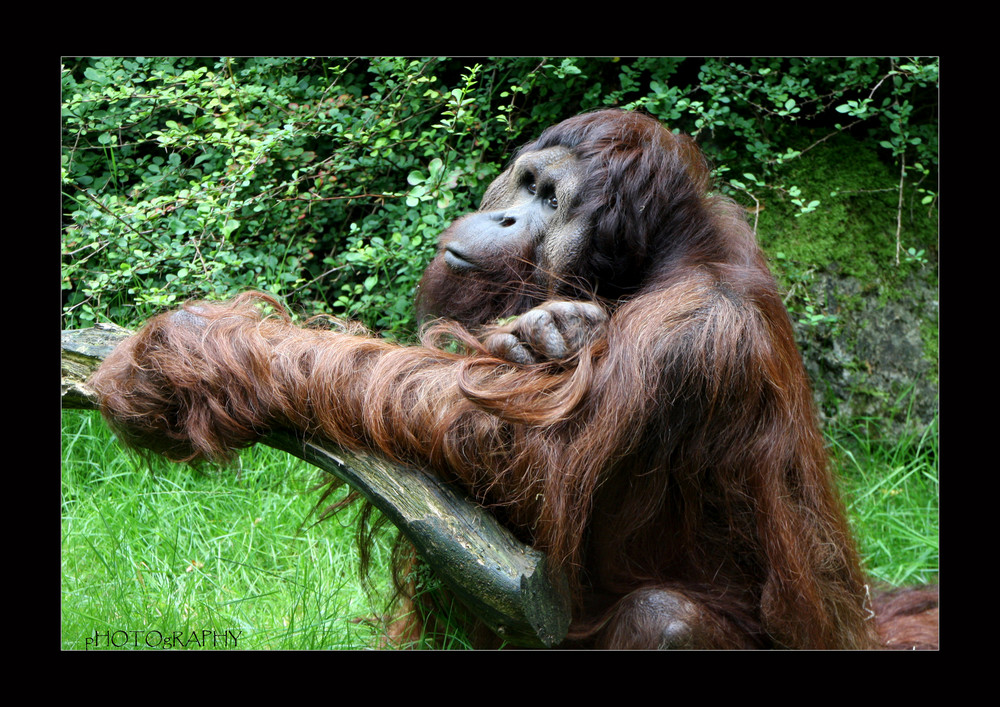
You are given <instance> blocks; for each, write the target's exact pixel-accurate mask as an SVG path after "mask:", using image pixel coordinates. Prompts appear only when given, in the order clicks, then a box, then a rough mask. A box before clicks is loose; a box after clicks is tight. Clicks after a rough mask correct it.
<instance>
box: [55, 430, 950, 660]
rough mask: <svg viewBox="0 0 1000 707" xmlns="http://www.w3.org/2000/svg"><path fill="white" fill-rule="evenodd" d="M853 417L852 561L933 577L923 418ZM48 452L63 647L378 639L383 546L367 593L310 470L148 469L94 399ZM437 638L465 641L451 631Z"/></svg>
mask: <svg viewBox="0 0 1000 707" xmlns="http://www.w3.org/2000/svg"><path fill="white" fill-rule="evenodd" d="M865 429H866V426H864V425H861V424H858V425H854V426H842V427H839V428H837V429H835V430H833V431H832V432H831V435H830V440H831V449H832V453H833V456H834V459H835V462H836V465H837V468H838V471H839V473H840V475H841V477H842V482H843V483H842V489H843V493H844V498H845V501H846V502H847V504H848V509H849V514H850V517H851V522H852V524H853V526H854V529H855V532H856V534H857V535H858V538H859V542H860V546H861V550H862V554H863V556H864V559H865V563H866V568H867V569H868V571H869V572H870V573H871V574H872V575H873V576H875V577H876V578H877V579H880V580H883V581H885V582H888V583H890V584H894V585H895V584H915V583H921V582H925V581H928V580H932V579H934V578H935V577H936V574H937V566H938V565H937V558H938V554H937V550H938V543H937V523H938V513H937V508H938V504H937V430H936V426H931V427H930V428H928V429H927V430H926V431H925V432H924V433H923V434H921V435H916V436H913V437H911V438H907V439H904V440H903V441H902V442H900V443H897V444H892V445H888V444H883V443H881V442H879V441H878V440H877V439H873V438H871V437H869V436H868V435H867V434H865V433H864V430H865ZM62 455H63V467H62V541H61V542H62V553H61V558H62V646H63V648H66V649H88V648H91V647H92V646H93V645H94V641H95V639H96V640H99V641H101V644H100V646H101V647H104V646H106V645H107V642H108V640H109V638H110V637H111V636H114V638H115V642H116V644H117V647H128V648H131V647H136V646H135V644H136V642H138V644H139V645H138V646H137V647H139V648H142V647H144V646H143V642H144V640H145V639H146V638H147V637H148V639H149V641H150V642H151V643H154V644H156V643H158V642H159V641H160V640H161V639H162V637H171V636H174V635H176V636H180V637H183V639H184V640H185V644H186V647H189V648H191V647H193V648H220V647H227V646H228V647H236V648H239V649H311V648H326V649H343V648H348V649H366V648H371V647H375V646H377V645H378V633H377V631H376V630H375V628H374V627H373V626H372V624H371V623H370V622H367V621H364V620H363V619H366V618H369V617H372V616H374V615H377V614H380V613H382V612H383V611H384V610H385V608H386V604H387V601H388V596H389V594H388V569H387V567H388V550H387V547H386V545H385V544H382V545H379V546H377V551H378V552H377V554H376V557H375V558H374V561H373V565H372V571H371V578H372V581H373V587H372V592H371V593H370V594H369V593H366V592H365V591H364V589H363V588H362V585H361V583H360V581H359V579H358V573H357V567H358V557H357V549H356V544H355V540H354V532H353V525H354V523H355V520H356V517H357V516H356V510H355V509H353V508H352V509H348V510H347V511H345V512H344V513H342V514H341V515H340V516H338V517H337V518H336V519H334V520H332V521H327V522H324V523H321V524H319V525H311V524H310V523H311V521H310V519H309V514H310V511H311V510H312V508H313V506H314V504H315V502H316V495H315V494H314V493H310V488H311V487H313V486H314V485H315V483H316V481H317V471H316V470H315V469H314V468H312V467H310V466H308V465H307V464H305V463H304V462H301V461H299V460H297V459H294V458H292V457H290V456H288V455H286V454H282V453H280V452H277V451H275V450H272V449H269V448H266V447H263V446H259V447H256V448H254V449H250V450H247V451H246V452H244V453H243V454H242V455H241V457H240V465H239V466H238V468H237V469H235V470H233V471H228V472H218V471H210V472H195V471H192V470H190V469H187V468H185V467H181V466H176V465H171V464H167V463H165V462H154V463H153V465H152V468H150V466H149V465H148V464H147V463H146V462H144V461H141V460H139V459H136V458H135V457H133V456H131V455H128V454H124V453H123V452H122V450H121V448H120V447H119V446H118V445H117V443H116V442H115V441H114V439H113V437H112V435H111V434H110V432H109V431H108V429H107V427H106V426H105V425H104V423H103V421H102V420H101V419H100V417H99V416H98V415H97V414H96V413H79V412H66V413H65V414H64V416H63V450H62ZM359 619H362V620H361V621H359ZM115 632H120V633H115ZM203 632H207V633H203ZM227 632H230V633H228V634H227ZM233 635H235V636H236V642H235V644H234V643H233V642H232V640H231V638H230V641H229V642H228V643H225V641H224V638H225V637H226V636H233ZM214 636H218V637H219V638H214ZM122 643H124V644H125V645H124V646H122V645H121V644H122ZM438 645H445V646H446V647H461V646H462V645H463V642H462V640H461V638H460V636H458V635H457V634H456V635H454V636H447V637H445V639H444V641H443V642H440V643H439V644H438ZM156 647H161V646H156Z"/></svg>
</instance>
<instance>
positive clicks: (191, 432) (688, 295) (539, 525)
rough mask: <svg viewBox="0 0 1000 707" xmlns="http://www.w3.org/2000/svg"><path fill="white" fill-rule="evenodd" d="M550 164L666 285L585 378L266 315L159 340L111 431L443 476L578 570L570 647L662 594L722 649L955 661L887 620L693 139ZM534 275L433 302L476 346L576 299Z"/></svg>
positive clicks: (442, 278)
mask: <svg viewBox="0 0 1000 707" xmlns="http://www.w3.org/2000/svg"><path fill="white" fill-rule="evenodd" d="M549 144H572V145H573V147H574V149H576V150H577V152H578V155H579V156H580V158H581V159H582V160H585V161H586V162H587V164H588V165H593V167H592V169H591V172H590V173H588V174H590V176H591V178H590V179H589V180H588V182H587V184H588V185H589V186H588V187H587V188H586V189H585V192H584V197H585V198H584V201H583V204H582V205H581V209H584V210H587V209H589V214H588V218H589V219H590V221H591V222H592V223H593V224H594V241H595V245H594V256H593V258H592V259H591V260H590V261H588V262H586V263H581V266H580V270H581V272H582V277H583V279H584V280H588V281H589V282H597V281H601V282H603V283H605V284H606V283H607V276H606V273H608V272H613V271H614V267H615V264H614V263H613V262H611V260H610V259H611V258H612V257H614V253H615V252H616V251H617V250H622V249H626V250H627V251H628V253H629V254H630V257H631V259H632V260H631V261H630V262H628V263H626V264H625V265H626V266H627V268H628V270H629V272H636V273H640V274H641V277H637V279H636V281H635V282H627V281H622V280H621V279H619V280H618V281H617V282H615V283H612V285H613V287H614V288H616V289H611V290H609V289H605V290H604V291H600V290H599V291H598V292H597V294H598V295H599V296H601V297H603V298H604V300H603V301H604V302H605V304H607V306H608V307H609V308H610V309H611V313H612V316H611V319H610V323H609V327H608V331H607V335H606V336H604V337H601V338H599V339H597V340H595V341H594V342H592V343H591V344H589V345H588V346H587V347H586V348H585V349H584V350H582V351H581V352H579V354H578V355H577V356H576V358H575V360H574V361H573V362H572V365H562V366H552V365H538V366H515V365H513V364H510V363H508V362H505V361H502V360H500V359H498V358H496V357H494V356H492V355H491V354H490V353H488V352H487V351H485V350H484V349H483V348H482V347H479V346H477V344H476V341H475V339H474V338H473V337H472V336H471V335H466V334H464V330H458V329H456V327H454V326H453V327H452V331H453V332H455V331H457V332H458V333H457V334H456V336H458V337H459V338H461V339H463V340H464V341H465V342H466V343H467V344H468V346H469V348H470V350H468V351H465V352H463V353H452V352H449V351H446V350H443V349H442V348H440V347H438V346H437V345H436V342H435V341H434V340H432V339H427V340H426V341H425V344H424V345H421V346H400V345H396V344H392V343H388V342H386V341H383V340H380V339H378V338H375V337H373V336H370V335H369V334H367V333H363V332H359V331H357V330H352V331H348V332H341V331H329V330H320V329H312V328H303V327H297V326H294V325H293V324H292V323H291V321H290V319H289V317H288V316H287V314H286V313H285V312H284V310H282V308H281V307H280V306H279V304H278V303H277V302H276V301H274V300H273V299H272V298H270V297H268V296H266V295H263V294H260V293H248V294H245V295H242V296H239V297H237V298H236V299H234V300H232V301H230V302H228V303H223V304H213V303H205V302H201V303H195V304H191V305H188V306H186V307H185V308H184V309H183V310H180V311H179V312H172V313H166V314H163V315H160V316H158V317H156V318H154V319H152V320H150V321H149V322H148V323H147V324H146V325H145V326H144V327H143V329H142V330H141V331H140V332H139V333H138V334H137V335H136V336H134V337H132V338H130V339H129V340H128V341H127V342H126V343H124V344H123V345H122V346H120V347H119V348H118V349H117V350H116V351H115V352H114V353H113V354H112V356H110V357H109V358H108V359H107V360H106V361H105V363H104V365H103V366H102V367H101V369H100V370H99V371H98V373H97V374H96V375H95V377H94V378H93V379H92V381H91V383H92V385H93V386H94V388H95V390H97V391H98V392H99V394H100V396H101V401H102V410H103V411H104V413H105V415H106V416H107V418H108V419H109V421H110V422H111V423H112V425H113V426H114V427H115V429H116V430H117V432H118V434H119V435H120V436H121V437H122V439H123V440H124V441H126V442H127V443H128V444H131V445H134V446H136V447H141V448H146V449H152V450H154V451H156V452H159V453H162V454H164V455H166V456H167V457H169V458H171V459H174V460H177V461H194V460H200V459H212V460H218V461H225V460H227V459H229V458H231V456H232V454H233V452H234V450H237V449H239V448H242V447H245V446H247V445H250V444H253V443H254V442H256V441H257V440H259V439H260V438H261V436H262V435H263V434H265V433H266V432H267V431H269V430H272V429H276V428H289V429H294V430H298V431H300V432H301V433H302V434H303V435H305V436H311V435H316V436H321V437H324V438H329V439H331V440H333V441H335V442H336V443H339V444H341V445H345V446H348V447H350V448H353V449H358V450H366V451H369V452H372V453H374V454H378V455H381V456H383V457H385V458H387V459H390V460H394V461H399V462H403V463H406V464H411V465H416V466H420V467H425V468H429V469H432V470H434V471H435V472H436V473H438V474H439V475H440V476H441V477H442V478H444V479H446V480H448V481H452V482H455V483H458V484H461V485H462V486H463V487H465V488H466V489H468V490H470V491H471V493H472V494H473V495H474V497H475V498H476V499H477V500H479V501H480V502H481V503H483V504H485V505H487V506H489V507H490V508H491V509H492V510H493V511H494V512H495V513H496V514H497V516H498V517H499V518H501V519H502V521H503V522H504V523H505V524H506V525H508V527H510V528H511V529H512V530H513V531H514V532H515V533H516V534H517V535H519V536H520V537H521V538H522V539H524V540H525V541H526V542H529V543H531V544H533V545H535V546H536V547H538V548H540V549H542V550H544V551H545V552H547V553H548V554H549V556H550V557H551V558H552V559H553V560H554V561H555V562H556V563H557V564H558V565H559V566H561V567H563V568H564V569H565V570H566V571H567V573H568V575H569V577H570V580H571V587H572V588H573V596H574V621H573V625H572V627H571V633H570V638H569V642H568V643H569V645H579V646H593V645H600V646H607V647H619V646H626V645H632V644H633V643H634V642H635V637H636V636H637V635H639V634H641V627H635V628H622V627H621V626H616V627H614V630H612V629H611V628H608V626H609V620H610V619H611V618H612V617H614V616H615V615H616V612H617V611H618V610H619V607H620V606H621V605H622V604H623V603H624V602H627V601H628V600H629V597H630V595H633V596H634V594H633V593H634V592H636V590H641V589H643V588H664V589H669V590H673V591H677V592H680V593H681V594H683V595H684V596H685V597H688V598H690V599H691V600H692V601H694V602H695V603H696V605H697V606H700V607H703V608H704V612H703V615H702V616H701V619H700V621H701V623H702V624H703V626H704V627H707V628H706V629H705V630H706V631H707V632H708V634H710V635H711V637H712V640H713V643H714V644H715V645H720V646H734V647H748V646H759V647H795V648H868V647H876V646H879V645H887V644H889V645H891V646H892V647H913V646H915V645H919V646H920V647H932V646H934V645H936V635H937V631H936V619H937V616H936V608H934V609H933V616H932V617H931V615H930V613H929V605H924V606H923V607H922V608H921V609H920V610H913V611H910V612H909V613H905V612H903V613H904V615H906V616H907V617H908V618H907V622H908V623H910V624H913V623H914V622H918V623H920V622H922V623H921V626H922V627H924V628H921V629H920V630H918V631H914V630H913V627H912V626H909V627H907V628H906V629H905V631H906V633H907V634H909V635H910V636H911V638H912V637H913V636H917V638H914V639H913V640H911V641H910V643H905V644H904V643H901V642H900V641H899V640H898V639H897V638H894V636H893V631H894V628H893V627H894V625H896V624H894V623H893V621H892V620H890V619H889V618H887V619H886V620H884V621H883V620H881V619H879V620H872V616H873V613H872V608H873V606H872V603H871V602H870V601H868V600H867V599H866V598H867V597H868V596H869V591H868V586H867V579H866V577H865V576H864V574H863V573H862V571H861V568H860V564H859V561H858V557H857V554H856V551H855V546H854V542H853V539H852V537H851V534H850V529H849V527H848V524H847V522H846V519H845V515H844V511H843V508H842V505H841V502H840V500H839V499H838V497H837V494H836V491H835V487H834V482H833V480H832V477H831V474H830V470H829V468H828V464H827V455H826V452H825V450H824V446H823V440H822V437H821V435H820V434H819V432H818V427H817V422H816V419H815V414H814V410H813V403H812V399H811V394H810V389H809V385H808V381H807V378H806V375H805V372H804V369H803V366H802V362H801V358H800V356H799V353H798V351H797V349H796V346H795V343H794V340H793V335H792V329H791V326H790V323H789V319H788V315H787V312H786V310H785V308H784V306H783V304H782V302H781V299H780V297H779V294H778V291H777V288H776V286H775V284H774V281H773V278H772V277H771V275H770V273H769V271H768V268H767V266H766V263H765V261H764V258H763V256H762V254H761V252H760V251H759V249H758V247H757V245H756V242H755V238H754V235H753V233H752V231H751V230H750V229H749V228H748V226H747V225H746V222H745V221H744V219H743V218H742V214H741V213H740V212H739V210H738V209H737V208H736V207H735V206H734V205H733V204H732V203H730V202H728V201H726V200H723V199H720V198H718V197H715V196H711V195H710V194H709V193H708V185H709V180H708V168H707V166H706V165H705V162H704V159H703V158H702V157H701V155H700V153H699V152H698V151H697V149H696V148H695V147H694V144H693V142H691V141H689V140H686V139H684V138H681V137H679V136H674V135H672V134H671V133H670V132H669V131H666V130H665V129H663V128H662V127H661V126H660V125H659V124H658V123H656V122H655V121H653V120H651V119H648V118H645V117H643V116H639V115H637V114H630V113H622V112H604V113H597V114H590V115H588V116H581V117H580V118H578V119H575V120H574V121H567V122H566V123H564V124H561V125H560V126H556V128H553V129H552V130H550V131H548V132H547V133H546V134H543V136H542V138H541V140H540V141H538V142H537V143H535V144H533V145H530V146H528V149H538V148H541V147H544V146H546V145H549ZM611 194H614V196H611ZM612 202H613V203H612ZM636 205H642V208H641V209H640V208H631V207H634V206H636ZM579 274H580V273H577V275H579ZM598 274H599V275H600V277H598ZM532 277H533V275H532V273H531V272H530V271H528V272H524V273H522V274H521V275H520V276H519V278H520V279H519V280H518V282H512V283H507V288H508V289H507V290H505V291H503V293H502V294H503V296H498V293H500V292H501V290H500V289H498V284H502V283H496V282H494V283H486V284H484V283H479V285H480V287H479V289H478V290H477V289H476V286H475V285H476V283H470V282H466V283H459V284H456V283H455V282H454V281H453V279H449V276H448V274H447V272H446V270H445V269H444V268H443V267H442V266H441V264H440V263H439V262H437V261H435V263H433V264H432V266H431V267H430V268H429V269H428V273H427V276H426V278H425V281H424V283H423V284H422V286H421V290H422V295H421V296H422V298H424V300H425V302H426V301H430V303H431V304H430V305H426V304H425V308H426V309H428V310H429V311H435V310H436V309H440V308H442V307H443V305H442V304H441V303H448V305H449V306H450V307H451V308H452V310H453V311H454V312H455V319H457V320H459V321H460V322H461V324H463V325H465V327H467V328H469V329H475V328H476V327H482V326H485V325H487V324H488V322H489V321H491V320H492V319H493V318H495V317H497V316H503V315H507V314H516V313H519V312H523V311H524V310H525V309H526V308H527V307H529V306H532V305H534V304H537V303H538V302H540V301H541V300H542V299H544V298H545V297H549V296H553V295H558V294H559V292H558V291H556V292H553V291H552V289H551V288H549V289H548V290H547V291H543V288H537V289H536V290H533V289H532V286H531V285H532ZM461 293H465V294H467V295H471V296H469V297H467V298H466V300H463V301H458V300H457V299H456V298H458V297H459V296H460V294H461ZM435 305H437V306H435ZM929 591H930V592H931V593H932V594H933V598H934V601H935V604H934V606H935V607H936V591H934V590H929ZM900 601H904V600H903V599H900ZM878 606H881V605H880V604H879V603H878V602H876V607H878ZM889 613H891V612H889V611H888V609H887V610H886V613H885V615H886V616H887V617H888V616H889ZM612 623H613V622H612ZM900 635H902V634H900Z"/></svg>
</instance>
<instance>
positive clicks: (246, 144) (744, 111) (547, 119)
mask: <svg viewBox="0 0 1000 707" xmlns="http://www.w3.org/2000/svg"><path fill="white" fill-rule="evenodd" d="M937 67H938V64H937V61H936V60H919V61H918V60H913V59H907V60H896V59H872V58H850V59H748V60H731V59H680V58H629V59H625V58H622V59H617V58H561V59H542V58H533V57H527V58H500V59H488V60H487V59H481V60H471V59H469V60H457V59H408V58H380V59H364V60H362V59H316V58H267V57H264V58H259V57H258V58H238V59H233V58H222V59H212V58H162V57H161V58H150V57H129V58H121V57H102V58H80V59H69V60H66V62H65V64H64V69H63V75H62V88H63V108H62V114H63V152H62V180H63V194H64V219H63V237H62V247H63V271H62V287H63V302H64V313H65V317H66V325H67V326H78V325H88V324H90V323H93V322H94V321H97V320H101V319H105V318H107V319H111V320H114V321H117V322H119V323H125V324H129V323H134V322H136V321H138V320H141V319H142V318H144V317H146V316H148V315H149V314H150V313H151V312H152V311H154V310H156V309H160V308H163V307H167V306H172V305H176V303H178V302H179V301H182V300H184V299H187V298H191V297H209V298H217V297H225V296H228V295H231V294H233V293H235V292H237V291H240V290H244V289H247V288H257V289H263V290H267V291H269V292H272V293H274V294H276V295H278V296H280V297H283V298H285V299H286V300H287V301H288V302H289V303H290V304H292V305H293V306H294V307H295V308H296V310H297V311H300V312H302V313H307V314H311V313H315V312H319V311H327V312H333V313H335V314H339V315H346V316H350V317H358V318H361V319H362V320H363V321H365V322H366V323H367V324H369V325H370V326H373V327H376V328H378V329H380V330H383V331H384V332H386V333H388V334H389V335H394V336H400V335H405V334H406V333H407V332H409V331H411V328H412V323H413V322H412V319H411V313H410V306H411V301H412V296H413V287H414V285H415V283H416V281H417V279H418V278H419V274H420V272H421V270H422V269H423V267H424V265H425V264H426V262H427V261H428V259H429V258H430V257H431V255H432V254H433V251H434V245H435V239H436V237H437V235H438V234H439V233H440V231H441V230H442V229H443V228H444V227H445V226H446V225H447V224H448V223H449V222H450V221H451V220H452V219H454V218H455V217H456V216H457V215H459V214H461V213H463V212H465V211H468V210H470V209H472V208H474V207H475V205H476V203H477V200H478V198H479V197H480V196H481V195H482V192H483V190H484V189H485V186H486V185H487V184H488V183H489V181H490V180H491V179H492V178H493V177H494V176H495V175H496V174H497V173H498V172H499V171H500V170H501V169H502V166H503V164H504V162H505V161H506V160H507V159H508V158H509V156H510V153H511V151H512V150H513V149H514V148H515V147H516V146H518V145H519V144H521V143H523V142H525V141H526V139H528V138H530V137H533V136H535V135H537V133H538V132H539V131H540V130H541V129H542V128H543V127H545V126H546V125H549V124H551V123H554V122H557V121H558V120H561V119H563V118H565V117H567V116H569V115H572V114H574V113H577V112H580V111H583V110H590V109H594V108H598V107H601V106H607V105H619V106H622V107H626V108H636V109H642V110H645V111H648V112H650V113H651V114H653V115H655V116H657V117H658V118H660V119H662V120H664V121H665V122H666V123H667V124H668V125H670V126H671V127H672V128H674V129H677V130H680V131H683V132H688V133H691V134H693V135H695V136H696V137H697V138H698V139H699V142H700V143H701V144H702V145H703V146H704V148H705V150H706V152H707V153H708V154H709V156H710V157H711V158H712V159H713V161H714V162H715V164H716V165H718V173H719V176H720V178H721V180H720V187H721V188H722V189H723V190H724V191H726V192H728V193H730V194H732V195H734V196H735V197H736V198H738V199H740V200H741V201H743V202H744V203H745V204H746V205H748V206H750V207H752V208H753V207H755V206H757V207H759V206H761V205H762V204H764V203H775V202H781V203H782V204H785V205H790V207H791V208H792V210H793V212H794V213H796V214H800V215H801V214H809V213H814V212H816V210H817V209H818V208H819V207H820V205H821V204H823V205H824V208H825V207H826V204H827V203H828V202H830V201H835V200H837V199H838V198H841V197H839V196H838V195H837V194H829V193H819V192H817V191H816V190H815V189H813V188H812V185H811V184H810V183H809V181H808V180H807V179H805V178H803V177H802V176H801V172H799V173H798V176H796V175H795V173H793V172H791V171H790V170H789V168H788V166H789V165H790V164H794V163H795V162H796V161H797V160H799V159H801V157H802V156H803V155H804V154H806V153H808V152H810V151H811V150H812V149H813V148H815V147H816V146H818V145H821V144H823V143H824V142H826V141H827V140H829V139H830V138H831V137H833V136H836V135H842V136H844V137H846V138H849V139H851V140H854V141H857V142H860V143H864V144H867V145H870V146H871V147H872V148H873V149H875V150H878V151H879V154H880V156H881V158H883V159H884V160H885V161H886V162H887V163H889V164H891V165H893V167H894V172H895V173H896V174H899V173H900V170H902V171H903V174H902V176H903V179H902V182H901V183H900V184H896V183H895V178H893V179H894V181H893V182H892V183H885V180H878V182H877V183H875V184H872V185H869V186H870V188H872V189H901V188H902V183H905V184H906V185H907V186H908V187H909V189H910V191H909V193H911V194H913V195H915V196H917V197H919V198H920V200H921V201H922V205H925V206H927V207H928V208H930V207H933V206H934V200H935V198H936V191H935V189H934V188H932V187H931V186H929V185H931V184H933V183H934V178H935V176H936V168H937V143H936V130H937V120H936V85H937ZM918 190H919V191H918ZM894 225H895V224H886V228H887V229H889V230H890V231H891V230H892V228H893V226H894ZM906 235H907V234H905V233H904V234H903V235H902V237H901V236H900V235H899V234H897V237H896V240H897V244H896V250H897V254H898V253H899V252H902V253H903V254H904V256H906V255H907V254H909V250H908V249H912V253H913V255H909V257H904V259H903V263H904V264H905V265H909V264H912V263H918V264H919V263H920V262H922V261H923V262H926V259H927V256H932V257H933V256H934V254H935V244H934V243H933V242H931V243H927V242H918V241H914V240H912V239H908V238H907V237H906ZM918 252H919V253H921V256H920V258H916V257H915V254H916V253H918ZM897 257H898V256H897Z"/></svg>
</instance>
